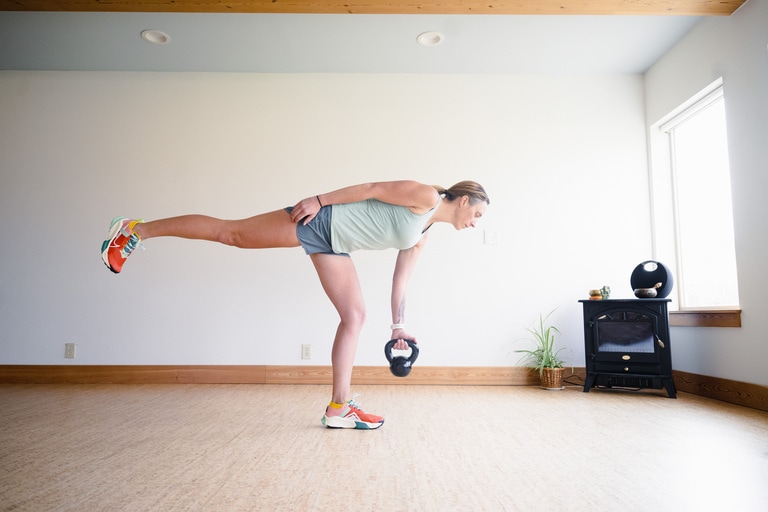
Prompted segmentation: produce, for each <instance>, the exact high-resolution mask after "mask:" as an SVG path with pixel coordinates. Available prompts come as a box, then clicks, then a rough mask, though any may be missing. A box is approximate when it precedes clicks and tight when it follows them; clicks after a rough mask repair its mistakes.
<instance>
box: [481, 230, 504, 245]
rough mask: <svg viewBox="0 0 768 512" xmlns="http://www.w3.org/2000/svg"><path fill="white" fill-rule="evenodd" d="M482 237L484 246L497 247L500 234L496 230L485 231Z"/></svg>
mask: <svg viewBox="0 0 768 512" xmlns="http://www.w3.org/2000/svg"><path fill="white" fill-rule="evenodd" d="M484 235H485V240H484V241H485V245H499V243H500V242H501V232H500V231H499V230H498V229H486V230H485V232H484Z"/></svg>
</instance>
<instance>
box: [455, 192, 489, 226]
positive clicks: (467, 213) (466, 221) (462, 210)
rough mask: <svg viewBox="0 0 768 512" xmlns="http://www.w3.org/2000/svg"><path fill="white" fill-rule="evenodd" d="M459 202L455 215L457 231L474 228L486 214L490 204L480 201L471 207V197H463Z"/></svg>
mask: <svg viewBox="0 0 768 512" xmlns="http://www.w3.org/2000/svg"><path fill="white" fill-rule="evenodd" d="M457 201H458V202H459V205H458V207H457V208H456V212H455V214H454V218H453V227H455V228H456V229H465V228H474V227H475V225H477V221H479V220H480V217H482V216H483V214H485V209H486V208H487V207H488V204H487V203H485V201H480V202H478V203H477V204H474V205H471V204H470V202H469V196H461V197H460V198H459V199H457Z"/></svg>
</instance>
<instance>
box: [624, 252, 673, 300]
mask: <svg viewBox="0 0 768 512" xmlns="http://www.w3.org/2000/svg"><path fill="white" fill-rule="evenodd" d="M629 282H630V284H631V285H632V289H633V290H636V289H637V288H653V287H654V286H656V283H661V287H659V288H658V289H657V290H656V297H657V298H659V299H663V298H665V297H666V296H667V295H669V293H670V292H671V291H672V286H673V284H674V280H673V279H672V272H670V271H669V269H668V268H667V267H666V266H665V265H664V264H663V263H661V262H659V261H653V260H648V261H644V262H642V263H641V264H639V265H638V266H636V267H635V270H633V271H632V277H630V279H629Z"/></svg>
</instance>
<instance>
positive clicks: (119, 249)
mask: <svg viewBox="0 0 768 512" xmlns="http://www.w3.org/2000/svg"><path fill="white" fill-rule="evenodd" d="M158 236H175V237H180V238H190V239H193V240H210V241H212V242H220V243H222V244H226V245H233V246H235V247H241V248H243V249H266V248H272V247H298V246H299V245H300V243H299V239H298V236H297V235H296V223H294V222H293V221H292V220H291V215H290V214H289V213H288V212H286V211H285V210H277V211H274V212H270V213H264V214H261V215H256V216H255V217H250V218H248V219H242V220H222V219H216V218H214V217H208V216H205V215H182V216H181V217H171V218H168V219H161V220H155V221H151V222H141V221H136V220H132V219H126V218H122V217H118V218H116V219H114V220H113V221H112V225H111V226H110V230H109V238H108V239H107V240H104V243H103V244H102V245H101V259H102V260H103V261H104V264H105V265H106V266H107V268H109V269H110V270H111V271H112V272H114V273H119V272H120V271H121V270H122V268H123V264H124V263H125V260H126V259H127V258H128V256H130V255H131V253H132V252H133V250H134V249H135V248H136V246H137V245H139V244H140V243H141V242H142V241H143V240H146V239H149V238H154V237H158Z"/></svg>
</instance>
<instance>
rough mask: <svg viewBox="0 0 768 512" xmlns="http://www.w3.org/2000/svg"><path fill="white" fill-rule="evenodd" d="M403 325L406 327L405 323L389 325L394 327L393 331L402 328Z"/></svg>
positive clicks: (391, 327)
mask: <svg viewBox="0 0 768 512" xmlns="http://www.w3.org/2000/svg"><path fill="white" fill-rule="evenodd" d="M403 327H405V324H392V325H390V326H389V328H390V329H392V330H393V331H394V330H395V329H402V328H403Z"/></svg>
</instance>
